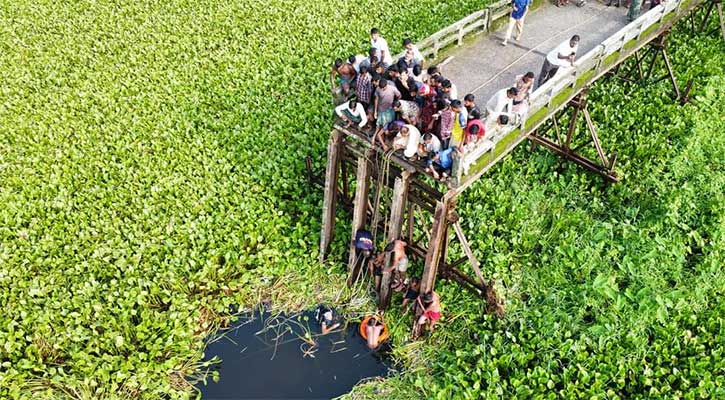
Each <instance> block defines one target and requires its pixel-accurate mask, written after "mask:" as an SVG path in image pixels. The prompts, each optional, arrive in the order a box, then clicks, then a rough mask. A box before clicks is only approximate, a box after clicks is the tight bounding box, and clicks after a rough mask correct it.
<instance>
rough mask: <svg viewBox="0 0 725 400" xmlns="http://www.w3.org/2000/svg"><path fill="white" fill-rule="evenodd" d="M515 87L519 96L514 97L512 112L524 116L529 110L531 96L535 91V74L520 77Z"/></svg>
mask: <svg viewBox="0 0 725 400" xmlns="http://www.w3.org/2000/svg"><path fill="white" fill-rule="evenodd" d="M513 87H515V88H516V90H517V91H518V94H517V95H516V97H514V100H513V107H512V108H511V111H512V112H515V113H517V114H519V115H523V114H525V113H526V110H527V109H528V108H529V96H531V93H532V92H533V91H534V73H533V72H531V71H529V72H527V73H525V74H524V75H518V76H517V77H516V79H515V81H514V86H513Z"/></svg>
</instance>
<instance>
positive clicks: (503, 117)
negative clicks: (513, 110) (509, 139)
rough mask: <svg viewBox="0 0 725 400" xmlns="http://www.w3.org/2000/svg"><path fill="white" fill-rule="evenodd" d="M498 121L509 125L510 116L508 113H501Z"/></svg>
mask: <svg viewBox="0 0 725 400" xmlns="http://www.w3.org/2000/svg"><path fill="white" fill-rule="evenodd" d="M498 123H499V125H508V124H509V116H508V115H506V114H501V115H499V116H498Z"/></svg>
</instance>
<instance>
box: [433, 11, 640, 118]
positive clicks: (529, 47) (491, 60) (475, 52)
mask: <svg viewBox="0 0 725 400" xmlns="http://www.w3.org/2000/svg"><path fill="white" fill-rule="evenodd" d="M626 13H627V8H626V7H618V8H616V7H607V6H605V4H604V3H602V2H600V1H597V0H591V1H590V2H589V3H587V4H586V5H585V6H584V7H577V6H575V5H574V4H571V3H570V4H569V5H567V6H563V7H556V6H555V5H553V4H552V3H550V2H549V1H545V2H544V4H542V5H541V6H540V7H539V8H537V9H535V10H532V11H530V12H529V14H528V15H527V16H526V21H525V24H524V33H523V35H522V38H521V40H520V41H518V42H517V41H516V40H513V39H511V40H509V42H508V46H506V47H503V46H502V45H501V41H502V40H503V37H504V34H505V31H506V25H505V24H504V26H503V27H501V28H499V29H498V30H496V31H495V32H491V33H489V34H480V35H478V36H477V37H476V38H475V39H474V40H473V41H472V42H470V43H467V44H465V45H464V46H461V47H458V48H454V49H452V50H451V52H450V53H449V54H450V55H452V56H453V57H454V58H453V59H452V60H451V61H450V62H448V63H447V64H446V65H445V67H444V75H445V76H446V77H448V78H450V79H451V80H452V81H453V82H454V83H455V84H456V85H457V86H458V93H459V96H461V97H462V96H464V95H465V94H466V93H473V94H474V95H476V102H477V103H478V104H479V106H483V105H484V104H485V103H486V101H488V99H489V98H490V97H491V96H493V94H494V93H495V92H496V91H498V90H499V89H502V88H505V87H508V86H511V84H512V83H513V81H514V78H515V77H516V75H519V74H523V73H525V72H527V71H532V72H534V74H536V76H537V79H538V75H539V71H540V70H541V65H542V63H543V61H544V57H545V56H546V53H548V52H549V50H551V49H553V48H554V47H556V46H557V45H558V44H559V43H561V42H562V41H564V40H566V39H568V38H570V37H571V36H572V35H575V34H578V35H579V36H581V43H580V44H579V52H578V55H579V56H582V55H584V54H586V53H587V52H588V51H590V50H591V49H593V48H594V47H595V46H597V45H599V44H600V43H601V42H602V41H604V39H606V38H608V37H610V36H611V35H613V34H614V33H616V32H617V31H619V30H620V29H622V28H623V27H624V26H625V25H626V24H627V15H626ZM515 33H516V32H515V30H514V33H513V35H515Z"/></svg>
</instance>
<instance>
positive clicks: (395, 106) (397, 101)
mask: <svg viewBox="0 0 725 400" xmlns="http://www.w3.org/2000/svg"><path fill="white" fill-rule="evenodd" d="M400 106H401V104H400V100H395V101H394V102H393V109H394V110H395V111H400Z"/></svg>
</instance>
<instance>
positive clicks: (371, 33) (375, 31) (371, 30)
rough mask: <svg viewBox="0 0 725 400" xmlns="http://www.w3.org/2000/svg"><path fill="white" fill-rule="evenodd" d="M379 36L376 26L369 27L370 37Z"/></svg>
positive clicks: (374, 38) (376, 37)
mask: <svg viewBox="0 0 725 400" xmlns="http://www.w3.org/2000/svg"><path fill="white" fill-rule="evenodd" d="M379 37H380V31H379V30H378V28H373V29H370V38H372V39H373V40H377V39H378V38H379Z"/></svg>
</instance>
